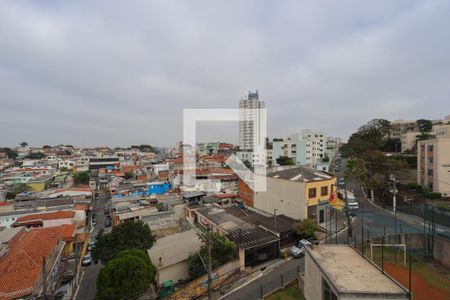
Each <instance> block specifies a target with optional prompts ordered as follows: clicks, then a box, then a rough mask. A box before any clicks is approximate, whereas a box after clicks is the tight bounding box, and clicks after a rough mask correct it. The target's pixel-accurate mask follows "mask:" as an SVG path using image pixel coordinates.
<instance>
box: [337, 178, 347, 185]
mask: <svg viewBox="0 0 450 300" xmlns="http://www.w3.org/2000/svg"><path fill="white" fill-rule="evenodd" d="M337 185H338V186H340V187H344V186H345V178H344V177H339V180H338V183H337Z"/></svg>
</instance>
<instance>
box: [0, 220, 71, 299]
mask: <svg viewBox="0 0 450 300" xmlns="http://www.w3.org/2000/svg"><path fill="white" fill-rule="evenodd" d="M66 230H68V228H67V226H64V225H63V226H56V227H48V228H34V229H31V230H30V231H29V232H27V233H25V234H24V236H23V238H22V239H21V240H20V241H19V242H18V243H17V244H16V245H15V246H14V247H13V248H11V249H10V250H9V252H8V254H7V255H6V256H4V257H3V258H2V259H0V299H1V300H3V299H15V298H19V297H23V296H26V295H29V294H31V293H32V292H33V288H34V286H35V285H36V283H37V281H38V279H39V276H40V274H41V269H42V260H43V258H44V257H45V258H46V259H48V258H49V257H50V255H51V254H52V252H53V251H54V250H55V248H56V246H57V244H58V241H60V240H62V239H63V236H64V234H65V231H66Z"/></svg>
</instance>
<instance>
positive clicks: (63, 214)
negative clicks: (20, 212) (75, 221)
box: [16, 210, 75, 223]
mask: <svg viewBox="0 0 450 300" xmlns="http://www.w3.org/2000/svg"><path fill="white" fill-rule="evenodd" d="M74 214H75V212H74V211H72V210H58V211H52V212H46V213H41V214H33V215H27V216H23V217H20V218H17V220H16V223H22V222H30V221H35V220H57V219H69V218H73V216H74Z"/></svg>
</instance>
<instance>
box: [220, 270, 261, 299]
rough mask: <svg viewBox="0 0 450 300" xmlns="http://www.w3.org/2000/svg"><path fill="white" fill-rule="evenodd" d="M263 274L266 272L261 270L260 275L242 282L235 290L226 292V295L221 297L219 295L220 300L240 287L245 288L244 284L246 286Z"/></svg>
mask: <svg viewBox="0 0 450 300" xmlns="http://www.w3.org/2000/svg"><path fill="white" fill-rule="evenodd" d="M263 275H264V273H263V272H261V273H260V274H258V275H257V276H255V277H254V278H252V279H250V280H249V281H247V282H246V283H244V284H241V285H240V286H238V287H236V288H234V289H233V290H231V291H229V292H228V293H226V294H225V295H223V296H220V297H219V300H221V299H224V298H225V297H228V296H229V295H231V294H233V293H234V292H236V291H237V290H239V289H241V288H243V287H244V286H246V285H248V284H250V283H252V282H253V281H255V280H256V279H258V278H261V277H262V276H263Z"/></svg>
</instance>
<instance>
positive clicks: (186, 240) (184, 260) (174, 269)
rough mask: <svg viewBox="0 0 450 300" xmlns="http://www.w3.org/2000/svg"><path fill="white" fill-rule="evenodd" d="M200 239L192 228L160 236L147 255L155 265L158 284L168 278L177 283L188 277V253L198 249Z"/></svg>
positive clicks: (195, 251)
mask: <svg viewBox="0 0 450 300" xmlns="http://www.w3.org/2000/svg"><path fill="white" fill-rule="evenodd" d="M202 245H203V242H202V240H201V239H200V237H199V236H198V235H197V233H196V231H195V230H194V229H191V230H188V231H184V232H179V233H175V234H171V235H168V236H166V237H163V238H160V239H158V240H157V241H156V243H155V244H154V245H153V247H152V248H150V249H149V250H147V252H148V255H149V256H150V259H151V261H152V263H153V265H155V266H156V269H157V274H156V279H155V280H156V283H157V284H158V285H159V286H160V285H162V284H163V283H164V282H166V281H168V280H172V282H174V283H177V282H179V281H183V280H186V279H188V278H189V277H190V276H189V262H188V258H189V256H190V255H192V254H195V253H197V252H198V251H200V248H201V246H202Z"/></svg>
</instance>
